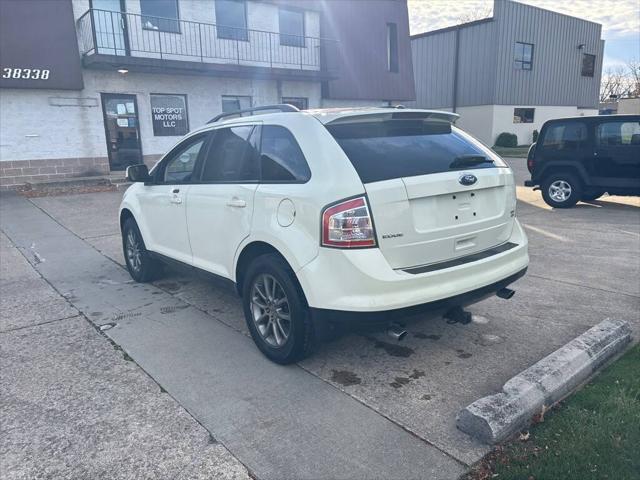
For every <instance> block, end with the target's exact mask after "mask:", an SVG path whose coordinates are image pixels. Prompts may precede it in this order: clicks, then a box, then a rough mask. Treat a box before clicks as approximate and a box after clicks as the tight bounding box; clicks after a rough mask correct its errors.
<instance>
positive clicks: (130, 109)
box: [101, 93, 143, 170]
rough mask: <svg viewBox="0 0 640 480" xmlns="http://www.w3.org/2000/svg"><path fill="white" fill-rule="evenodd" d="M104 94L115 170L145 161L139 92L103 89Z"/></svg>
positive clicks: (105, 125) (111, 163)
mask: <svg viewBox="0 0 640 480" xmlns="http://www.w3.org/2000/svg"><path fill="white" fill-rule="evenodd" d="M101 96H102V114H103V117H104V130H105V134H106V137H107V152H108V153H109V165H110V167H111V170H124V169H126V168H127V167H128V166H129V165H137V164H140V163H143V161H142V149H141V146H140V128H139V123H138V105H137V103H136V97H135V95H123V94H115V93H103V94H101Z"/></svg>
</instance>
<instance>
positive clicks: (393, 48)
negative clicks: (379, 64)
mask: <svg viewBox="0 0 640 480" xmlns="http://www.w3.org/2000/svg"><path fill="white" fill-rule="evenodd" d="M387 70H389V71H390V72H397V71H398V26H397V25H396V24H395V23H387Z"/></svg>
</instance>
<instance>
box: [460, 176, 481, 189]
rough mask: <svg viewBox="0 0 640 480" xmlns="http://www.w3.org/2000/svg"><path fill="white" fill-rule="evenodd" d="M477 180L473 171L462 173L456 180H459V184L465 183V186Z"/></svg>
mask: <svg viewBox="0 0 640 480" xmlns="http://www.w3.org/2000/svg"><path fill="white" fill-rule="evenodd" d="M477 181H478V178H477V177H476V176H475V175H474V174H473V173H463V174H462V175H460V178H459V179H458V182H460V184H461V185H466V186H467V187H468V186H469V185H473V184H474V183H476V182H477Z"/></svg>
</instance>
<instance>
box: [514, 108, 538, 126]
mask: <svg viewBox="0 0 640 480" xmlns="http://www.w3.org/2000/svg"><path fill="white" fill-rule="evenodd" d="M535 111H536V109H535V108H514V109H513V123H533V114H534V113H535Z"/></svg>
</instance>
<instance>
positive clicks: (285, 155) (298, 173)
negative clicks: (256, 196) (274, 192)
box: [260, 125, 311, 182]
mask: <svg viewBox="0 0 640 480" xmlns="http://www.w3.org/2000/svg"><path fill="white" fill-rule="evenodd" d="M260 153H261V155H260V163H261V165H262V181H263V182H306V181H307V180H309V179H310V178H311V171H310V170H309V166H308V165H307V160H306V159H305V158H304V155H303V153H302V150H300V146H299V145H298V142H296V139H295V138H293V135H292V134H291V132H290V131H289V130H287V129H286V128H284V127H279V126H276V125H266V126H264V127H262V143H261V151H260Z"/></svg>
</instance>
